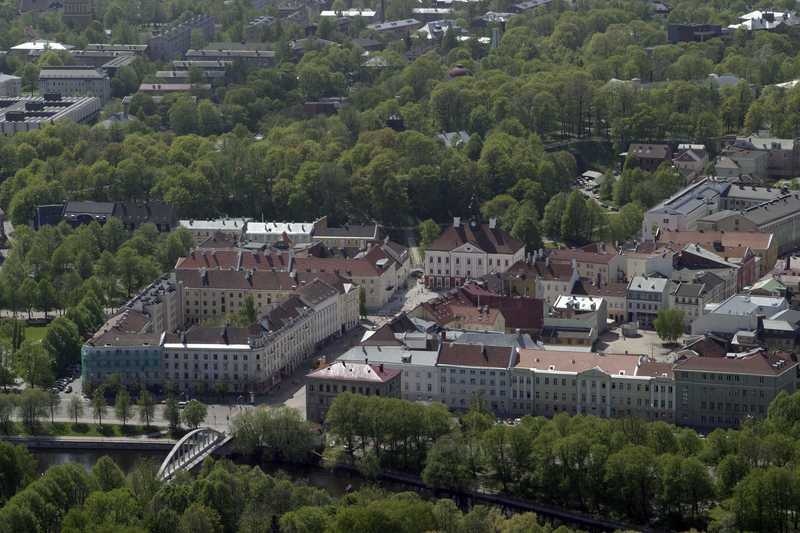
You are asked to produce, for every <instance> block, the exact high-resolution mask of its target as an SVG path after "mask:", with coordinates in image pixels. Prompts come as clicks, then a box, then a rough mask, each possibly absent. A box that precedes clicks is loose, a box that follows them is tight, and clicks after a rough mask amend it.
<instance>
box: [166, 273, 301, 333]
mask: <svg viewBox="0 0 800 533" xmlns="http://www.w3.org/2000/svg"><path fill="white" fill-rule="evenodd" d="M176 278H177V282H178V286H179V287H180V288H181V290H182V292H183V295H182V296H181V298H182V301H183V306H184V318H185V319H186V322H187V323H190V324H199V323H201V322H204V321H212V320H215V319H216V320H218V319H221V318H222V317H224V316H225V315H227V314H229V313H238V312H239V310H240V309H241V308H242V306H243V305H244V303H245V300H246V299H247V298H248V297H249V296H252V298H253V301H254V302H255V306H256V310H257V311H258V313H266V312H267V311H269V310H270V309H272V308H273V307H275V306H277V305H278V304H279V303H281V302H283V301H285V300H287V299H288V298H289V297H290V296H291V295H292V294H293V293H294V291H295V290H297V288H298V286H299V285H298V283H297V280H296V279H295V278H294V277H293V276H292V275H291V274H290V273H289V272H281V271H276V272H272V271H264V270H255V271H253V270H247V271H235V270H206V271H203V270H179V271H177V272H176Z"/></svg>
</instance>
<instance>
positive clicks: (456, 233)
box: [428, 223, 525, 254]
mask: <svg viewBox="0 0 800 533" xmlns="http://www.w3.org/2000/svg"><path fill="white" fill-rule="evenodd" d="M467 243H470V244H472V245H473V246H476V247H477V248H480V249H481V250H483V251H484V252H486V253H490V254H513V253H516V252H517V251H519V250H520V249H521V248H522V247H523V246H525V245H524V244H523V243H522V242H520V241H518V240H517V239H515V238H513V237H512V236H511V235H509V234H508V233H507V232H505V231H503V230H501V229H500V228H490V227H489V225H488V224H474V225H473V224H471V223H462V224H459V225H458V227H455V226H452V225H451V226H449V227H448V228H447V229H446V230H444V232H443V233H442V234H441V235H440V236H439V238H438V239H436V240H435V241H433V243H431V245H430V247H429V248H428V249H429V250H434V251H441V252H449V251H451V250H455V249H456V248H458V247H460V246H463V245H464V244H467Z"/></svg>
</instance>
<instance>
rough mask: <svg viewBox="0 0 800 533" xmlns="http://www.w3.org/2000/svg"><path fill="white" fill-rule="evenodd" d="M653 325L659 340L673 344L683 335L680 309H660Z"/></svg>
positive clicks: (682, 315) (682, 320)
mask: <svg viewBox="0 0 800 533" xmlns="http://www.w3.org/2000/svg"><path fill="white" fill-rule="evenodd" d="M653 325H654V326H655V328H656V333H658V336H659V338H660V339H661V340H663V341H665V342H670V343H671V342H675V341H676V340H678V338H679V337H680V336H681V335H683V331H684V313H683V311H681V310H680V309H661V310H660V311H659V312H658V316H656V319H655V320H654V321H653Z"/></svg>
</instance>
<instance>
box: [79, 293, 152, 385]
mask: <svg viewBox="0 0 800 533" xmlns="http://www.w3.org/2000/svg"><path fill="white" fill-rule="evenodd" d="M150 325H151V324H150V317H149V316H147V315H146V314H145V313H143V312H141V311H135V310H132V309H123V310H122V311H120V312H119V313H117V314H116V315H115V316H113V317H112V318H110V319H109V320H108V321H107V322H106V323H105V324H104V325H103V326H102V327H101V328H100V329H99V330H98V331H97V333H95V334H94V335H93V336H92V338H91V339H89V340H88V341H87V342H86V344H84V345H83V347H82V348H81V378H82V381H83V383H84V386H88V385H89V384H98V383H102V382H104V381H106V380H107V379H108V378H110V377H111V376H112V375H116V376H119V380H120V383H121V384H122V385H125V386H129V387H135V386H147V387H154V386H157V385H160V384H161V365H162V362H161V358H162V352H163V350H162V348H161V345H160V340H161V332H156V331H155V330H153V329H152V328H151V327H150Z"/></svg>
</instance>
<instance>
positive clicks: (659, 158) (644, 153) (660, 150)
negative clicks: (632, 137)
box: [628, 143, 672, 172]
mask: <svg viewBox="0 0 800 533" xmlns="http://www.w3.org/2000/svg"><path fill="white" fill-rule="evenodd" d="M628 161H629V162H630V163H631V164H632V165H634V166H637V167H639V168H641V169H642V170H646V171H648V172H653V171H655V170H656V169H657V168H658V167H659V166H661V164H662V163H668V164H671V163H672V148H670V146H669V145H668V144H640V143H633V144H631V145H630V146H629V147H628Z"/></svg>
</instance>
